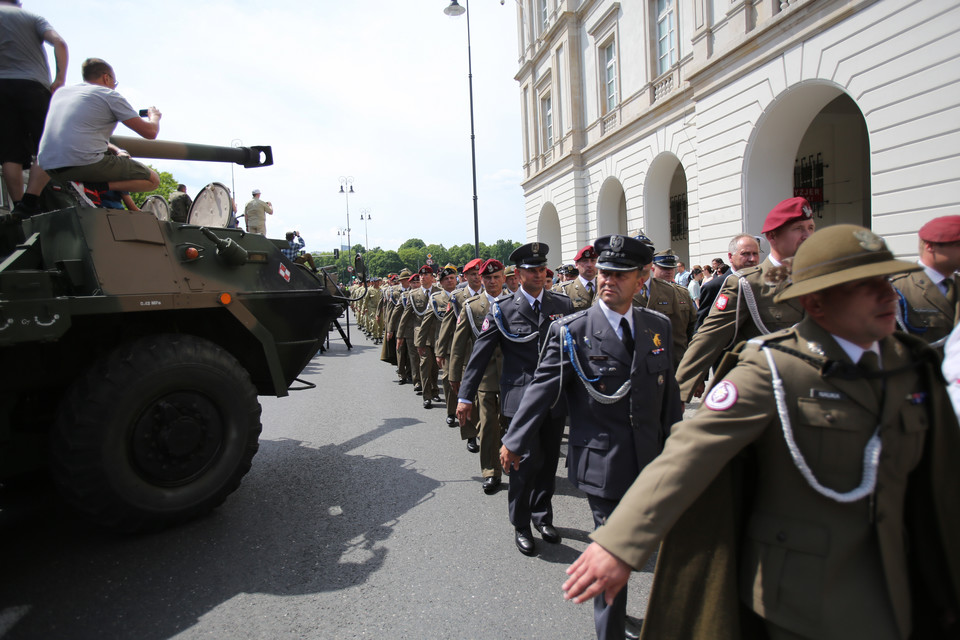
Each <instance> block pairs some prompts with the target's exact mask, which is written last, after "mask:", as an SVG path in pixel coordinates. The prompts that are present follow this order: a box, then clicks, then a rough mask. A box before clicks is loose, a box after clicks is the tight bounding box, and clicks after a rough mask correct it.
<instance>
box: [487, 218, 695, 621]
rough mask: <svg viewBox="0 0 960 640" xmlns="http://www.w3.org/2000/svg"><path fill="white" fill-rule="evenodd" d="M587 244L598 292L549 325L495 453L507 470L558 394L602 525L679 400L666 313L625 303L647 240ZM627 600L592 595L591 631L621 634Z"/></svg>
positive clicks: (580, 473) (573, 470)
mask: <svg viewBox="0 0 960 640" xmlns="http://www.w3.org/2000/svg"><path fill="white" fill-rule="evenodd" d="M593 246H594V248H595V250H596V252H597V254H598V255H599V259H598V261H597V267H598V268H599V270H600V273H599V276H598V278H597V293H598V296H599V300H598V301H597V303H596V304H594V305H593V306H591V307H589V308H588V309H586V310H583V311H579V312H577V313H575V314H573V315H570V316H566V317H565V318H563V319H562V320H558V321H557V322H555V323H553V325H552V326H551V328H550V334H549V336H548V338H547V344H546V348H545V350H544V354H543V357H542V358H541V360H540V365H539V366H538V367H537V371H536V375H535V376H534V378H533V383H532V384H531V385H530V387H529V388H528V389H527V390H526V392H524V394H523V400H522V401H521V402H520V408H519V409H518V410H517V413H516V415H514V417H513V420H512V422H511V423H510V429H509V431H508V432H507V434H506V436H505V437H504V438H503V447H502V448H501V449H500V461H501V463H502V465H503V467H504V469H505V470H507V471H509V469H510V468H511V467H513V468H516V466H517V465H518V464H520V466H521V467H522V463H521V457H520V454H521V453H524V452H526V451H527V450H529V449H530V447H531V446H535V443H536V441H537V437H538V425H539V424H540V423H541V422H542V421H543V419H544V417H545V416H546V415H547V413H548V412H549V410H550V407H551V406H553V405H555V404H557V402H558V400H560V401H561V403H562V400H563V399H565V400H566V402H567V406H568V408H569V410H570V438H569V443H570V452H569V465H568V466H569V477H570V482H572V483H573V484H574V486H576V487H578V488H579V489H581V490H582V491H583V492H584V493H586V494H587V500H588V502H589V504H590V509H591V511H592V512H593V520H594V524H595V525H596V526H598V527H599V526H600V525H602V524H603V523H604V521H605V520H606V519H607V517H608V516H609V515H610V514H611V513H612V512H613V510H614V508H615V507H616V506H617V503H618V502H619V501H620V498H622V497H623V495H624V494H625V493H626V492H627V489H628V488H629V487H630V485H631V484H632V483H633V481H634V480H635V479H636V477H637V476H638V475H639V473H640V471H641V469H643V468H644V467H645V466H646V465H647V463H649V462H650V461H651V460H653V459H654V458H655V457H656V456H657V455H658V454H659V453H660V451H661V450H662V449H663V443H664V440H665V439H666V437H667V434H668V433H669V430H670V426H671V425H672V424H673V423H674V422H677V421H679V420H680V419H681V417H682V414H683V409H682V407H681V404H680V390H679V387H678V386H677V381H676V379H675V378H674V376H673V357H672V353H671V349H672V348H673V341H672V337H671V332H672V325H671V323H670V319H669V318H667V317H666V316H664V315H663V314H662V313H659V312H657V311H654V310H651V309H645V308H641V307H634V306H633V304H632V303H633V292H634V291H635V290H636V289H637V286H638V285H639V284H640V282H641V274H640V272H641V269H642V268H643V267H645V266H647V265H649V264H650V262H651V260H653V252H652V250H651V249H650V248H649V247H648V246H646V245H645V244H644V243H642V242H641V241H639V240H636V239H634V238H630V237H626V236H620V235H612V236H604V237H602V238H599V239H598V240H597V241H596V242H595V243H594V245H593ZM512 478H513V477H512V476H511V484H512V483H513V479H512ZM626 605H627V596H626V590H623V591H621V592H620V594H619V595H618V596H617V598H616V600H614V602H613V605H611V606H607V604H606V603H605V602H604V599H603V597H598V598H596V599H595V600H594V621H595V623H596V629H597V637H598V638H600V639H601V640H605V639H607V638H610V639H613V638H616V640H620V639H621V638H623V637H624V631H625V630H624V627H625V622H626Z"/></svg>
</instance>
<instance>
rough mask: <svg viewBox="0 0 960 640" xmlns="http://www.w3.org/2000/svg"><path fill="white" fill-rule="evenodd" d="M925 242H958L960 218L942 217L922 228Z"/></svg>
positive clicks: (921, 231)
mask: <svg viewBox="0 0 960 640" xmlns="http://www.w3.org/2000/svg"><path fill="white" fill-rule="evenodd" d="M918 235H919V236H920V239H921V240H923V241H924V242H942V243H945V242H957V241H958V240H960V216H940V217H939V218H934V219H933V220H931V221H930V222H928V223H927V224H925V225H923V226H922V227H920V231H919V233H918Z"/></svg>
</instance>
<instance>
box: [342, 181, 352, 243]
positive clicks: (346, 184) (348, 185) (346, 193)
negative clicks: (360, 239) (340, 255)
mask: <svg viewBox="0 0 960 640" xmlns="http://www.w3.org/2000/svg"><path fill="white" fill-rule="evenodd" d="M340 193H342V194H343V199H344V202H346V204H347V251H353V245H352V244H350V194H351V193H353V176H340Z"/></svg>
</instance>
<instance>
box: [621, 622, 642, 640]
mask: <svg viewBox="0 0 960 640" xmlns="http://www.w3.org/2000/svg"><path fill="white" fill-rule="evenodd" d="M624 632H625V635H626V638H627V640H640V629H638V628H637V626H636V625H634V624H633V623H632V622H630V621H629V620H627V626H626V629H624Z"/></svg>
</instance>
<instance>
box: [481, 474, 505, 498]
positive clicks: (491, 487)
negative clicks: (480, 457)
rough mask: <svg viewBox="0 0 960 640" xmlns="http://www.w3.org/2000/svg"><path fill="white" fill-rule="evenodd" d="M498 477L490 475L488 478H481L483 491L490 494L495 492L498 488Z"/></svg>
mask: <svg viewBox="0 0 960 640" xmlns="http://www.w3.org/2000/svg"><path fill="white" fill-rule="evenodd" d="M500 482H501V480H500V478H498V477H496V476H490V477H489V478H484V479H483V492H484V493H485V494H487V495H488V496H489V495H492V494H494V493H496V492H497V489H499V488H500Z"/></svg>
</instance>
